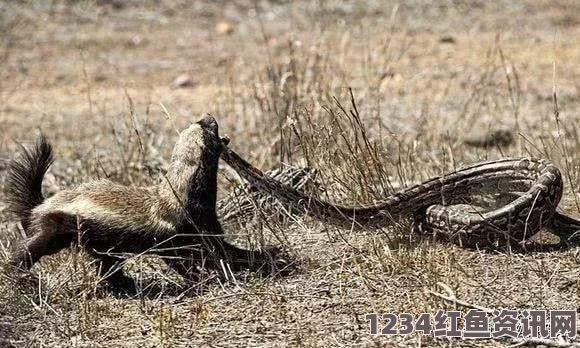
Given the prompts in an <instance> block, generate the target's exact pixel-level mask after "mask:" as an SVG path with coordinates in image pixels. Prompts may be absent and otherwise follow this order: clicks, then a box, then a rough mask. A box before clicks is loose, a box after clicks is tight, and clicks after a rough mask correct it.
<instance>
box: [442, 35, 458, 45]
mask: <svg viewBox="0 0 580 348" xmlns="http://www.w3.org/2000/svg"><path fill="white" fill-rule="evenodd" d="M439 42H441V43H448V44H454V43H455V38H454V37H453V36H451V35H444V36H441V38H440V39H439Z"/></svg>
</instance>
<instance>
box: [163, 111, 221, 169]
mask: <svg viewBox="0 0 580 348" xmlns="http://www.w3.org/2000/svg"><path fill="white" fill-rule="evenodd" d="M222 148H223V143H222V140H220V138H219V133H218V124H217V122H216V120H215V118H214V117H213V116H211V115H209V114H207V115H206V116H205V117H204V118H202V119H201V120H199V121H197V122H195V123H192V124H191V125H190V126H189V127H187V128H186V129H185V130H183V131H182V132H181V134H179V139H178V140H177V143H176V144H175V147H174V148H173V154H172V155H171V161H172V162H182V163H184V164H187V165H200V164H202V163H204V164H206V165H207V164H213V163H217V162H218V160H219V157H220V154H221V152H222ZM208 162H210V163H208Z"/></svg>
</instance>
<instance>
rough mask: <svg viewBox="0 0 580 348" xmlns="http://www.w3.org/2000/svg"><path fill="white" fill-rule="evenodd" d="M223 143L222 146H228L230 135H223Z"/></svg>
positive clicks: (225, 147)
mask: <svg viewBox="0 0 580 348" xmlns="http://www.w3.org/2000/svg"><path fill="white" fill-rule="evenodd" d="M220 140H221V143H222V147H223V148H224V150H225V149H227V148H228V145H229V144H230V141H231V140H230V137H229V136H227V135H224V136H223V137H221V138H220Z"/></svg>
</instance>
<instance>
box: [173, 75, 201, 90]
mask: <svg viewBox="0 0 580 348" xmlns="http://www.w3.org/2000/svg"><path fill="white" fill-rule="evenodd" d="M195 84H196V83H195V81H194V80H193V79H192V78H191V76H189V75H188V74H181V75H179V76H177V77H176V78H175V80H173V82H172V83H171V87H172V88H188V87H194V86H195Z"/></svg>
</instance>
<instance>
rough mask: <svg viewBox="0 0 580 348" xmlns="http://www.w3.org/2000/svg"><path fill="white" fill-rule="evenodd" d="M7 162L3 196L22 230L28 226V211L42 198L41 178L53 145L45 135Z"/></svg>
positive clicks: (50, 159)
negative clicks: (20, 224)
mask: <svg viewBox="0 0 580 348" xmlns="http://www.w3.org/2000/svg"><path fill="white" fill-rule="evenodd" d="M20 147H21V152H20V154H19V155H18V156H17V157H15V158H14V159H13V160H12V161H10V162H9V163H8V170H7V175H6V183H5V185H4V195H5V197H6V203H7V205H8V207H7V208H8V209H7V210H8V212H9V213H11V214H12V215H13V216H15V217H16V218H17V219H18V220H20V222H21V223H22V226H23V227H24V229H25V230H26V229H28V225H29V222H30V221H29V220H30V211H31V210H32V208H34V207H36V206H37V205H39V204H41V203H42V201H44V197H43V196H42V179H43V178H44V174H45V173H46V171H47V170H48V167H50V165H51V164H52V161H53V156H52V146H51V145H50V143H49V142H48V140H47V139H46V137H45V136H44V135H40V137H38V139H37V140H36V142H35V143H34V145H33V146H32V147H31V148H30V149H27V148H26V147H24V146H22V145H20Z"/></svg>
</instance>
